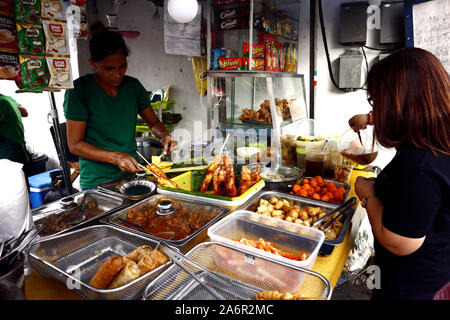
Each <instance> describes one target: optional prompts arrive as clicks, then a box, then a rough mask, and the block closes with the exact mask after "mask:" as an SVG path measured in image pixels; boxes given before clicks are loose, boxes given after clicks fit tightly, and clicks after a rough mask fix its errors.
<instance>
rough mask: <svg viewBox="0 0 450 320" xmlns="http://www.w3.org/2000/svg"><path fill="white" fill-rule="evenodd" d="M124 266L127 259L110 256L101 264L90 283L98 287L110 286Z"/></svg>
mask: <svg viewBox="0 0 450 320" xmlns="http://www.w3.org/2000/svg"><path fill="white" fill-rule="evenodd" d="M124 266H125V261H124V259H123V258H122V257H119V256H114V257H111V258H109V259H108V260H107V261H106V262H105V263H104V264H103V265H101V266H100V268H99V269H98V271H97V273H96V274H95V275H94V277H93V278H92V279H91V281H90V282H89V284H90V285H91V286H93V287H95V288H98V289H106V288H108V286H109V285H110V283H111V282H112V281H113V280H114V278H115V277H116V276H117V274H118V273H119V272H120V270H122V269H123V267H124Z"/></svg>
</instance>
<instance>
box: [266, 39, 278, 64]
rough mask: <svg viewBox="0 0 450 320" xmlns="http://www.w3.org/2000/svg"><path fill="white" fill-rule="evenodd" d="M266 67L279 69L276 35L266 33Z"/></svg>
mask: <svg viewBox="0 0 450 320" xmlns="http://www.w3.org/2000/svg"><path fill="white" fill-rule="evenodd" d="M264 45H265V48H264V59H265V65H264V69H265V70H266V71H278V60H277V52H278V51H277V48H276V37H275V36H273V35H270V34H265V35H264Z"/></svg>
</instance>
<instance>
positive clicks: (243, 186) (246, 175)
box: [238, 166, 261, 194]
mask: <svg viewBox="0 0 450 320" xmlns="http://www.w3.org/2000/svg"><path fill="white" fill-rule="evenodd" d="M260 173H261V168H260V167H256V168H255V169H253V171H250V169H249V168H248V167H246V166H243V167H242V172H241V183H240V185H239V189H238V194H243V193H244V192H245V191H247V190H248V189H250V188H251V187H252V186H253V185H254V184H255V183H257V182H258V181H259V180H260V179H261V177H260V175H259V174H260Z"/></svg>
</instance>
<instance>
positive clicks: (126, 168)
mask: <svg viewBox="0 0 450 320" xmlns="http://www.w3.org/2000/svg"><path fill="white" fill-rule="evenodd" d="M114 164H115V165H116V166H118V167H119V169H120V170H122V171H123V172H132V173H136V172H138V171H141V170H142V169H141V167H140V166H139V164H138V162H137V161H136V159H135V158H133V157H132V156H130V155H129V154H128V153H123V152H114Z"/></svg>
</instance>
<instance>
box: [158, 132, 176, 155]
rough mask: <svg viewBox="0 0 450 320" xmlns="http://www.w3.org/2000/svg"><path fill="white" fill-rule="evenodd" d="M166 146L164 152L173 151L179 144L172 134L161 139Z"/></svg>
mask: <svg viewBox="0 0 450 320" xmlns="http://www.w3.org/2000/svg"><path fill="white" fill-rule="evenodd" d="M161 143H162V145H163V147H164V153H166V154H167V153H171V152H172V150H173V149H175V147H176V146H177V145H178V142H177V141H175V140H174V139H173V138H172V136H171V135H167V136H165V137H164V138H163V139H162V141H161Z"/></svg>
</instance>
